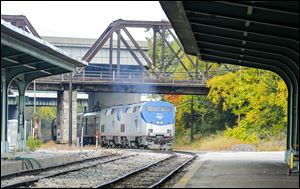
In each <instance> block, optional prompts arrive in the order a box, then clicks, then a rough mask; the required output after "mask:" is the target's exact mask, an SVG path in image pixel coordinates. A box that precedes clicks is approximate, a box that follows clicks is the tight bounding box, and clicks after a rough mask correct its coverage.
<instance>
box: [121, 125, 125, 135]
mask: <svg viewBox="0 0 300 189" xmlns="http://www.w3.org/2000/svg"><path fill="white" fill-rule="evenodd" d="M124 132H125V124H121V133H124Z"/></svg>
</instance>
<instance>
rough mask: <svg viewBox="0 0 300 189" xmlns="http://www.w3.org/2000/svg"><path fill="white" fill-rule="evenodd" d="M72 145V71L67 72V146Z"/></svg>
mask: <svg viewBox="0 0 300 189" xmlns="http://www.w3.org/2000/svg"><path fill="white" fill-rule="evenodd" d="M71 145H72V72H70V73H69V146H71Z"/></svg>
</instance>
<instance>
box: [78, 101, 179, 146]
mask: <svg viewBox="0 0 300 189" xmlns="http://www.w3.org/2000/svg"><path fill="white" fill-rule="evenodd" d="M175 113H176V108H175V107H174V106H173V105H172V104H171V103H169V102H163V101H157V102H142V103H137V104H129V105H120V106H112V107H109V108H104V109H102V110H101V111H98V112H89V113H84V114H81V115H78V118H77V119H78V124H77V137H78V140H79V141H81V140H80V139H81V138H82V139H83V143H84V144H95V142H96V140H98V142H99V144H101V145H102V146H107V147H129V148H140V147H143V148H149V149H166V150H169V149H172V147H173V140H174V132H175V128H174V126H175Z"/></svg>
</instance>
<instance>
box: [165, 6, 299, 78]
mask: <svg viewBox="0 0 300 189" xmlns="http://www.w3.org/2000/svg"><path fill="white" fill-rule="evenodd" d="M160 4H161V6H162V8H163V10H164V11H165V13H166V15H167V17H168V18H169V20H170V22H171V24H172V26H173V28H174V29H175V31H176V34H177V35H178V37H179V39H180V41H181V43H182V45H183V46H184V49H185V52H186V53H188V54H192V55H198V56H200V58H201V59H202V60H205V61H212V62H218V63H229V64H237V65H244V66H250V67H258V68H263V69H269V70H273V71H275V72H277V71H276V70H275V69H274V67H280V69H281V70H282V71H284V72H288V71H287V70H291V71H292V72H293V74H294V75H295V76H296V77H297V78H299V53H298V52H299V2H298V1H234V2H227V1H161V2H160ZM281 64H283V65H281Z"/></svg>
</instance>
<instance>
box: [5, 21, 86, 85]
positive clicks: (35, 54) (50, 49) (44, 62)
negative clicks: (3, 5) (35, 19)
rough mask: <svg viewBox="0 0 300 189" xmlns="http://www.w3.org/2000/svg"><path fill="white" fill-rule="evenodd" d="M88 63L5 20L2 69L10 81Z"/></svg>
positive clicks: (71, 68) (57, 71) (54, 72)
mask: <svg viewBox="0 0 300 189" xmlns="http://www.w3.org/2000/svg"><path fill="white" fill-rule="evenodd" d="M87 64H88V63H87V62H85V61H83V60H80V59H75V58H73V57H70V56H69V55H68V54H66V53H65V52H64V51H62V50H60V49H58V48H56V47H55V46H53V45H51V44H50V43H48V42H46V41H43V40H41V39H39V38H37V37H35V36H33V35H32V34H30V33H28V32H26V31H23V30H22V29H19V28H17V27H15V26H13V25H11V24H10V23H8V22H5V21H4V20H2V19H1V70H3V69H5V70H6V72H7V75H8V78H7V80H12V79H13V78H14V77H16V76H20V75H22V77H23V79H24V77H26V78H27V79H26V80H28V81H29V80H33V79H36V78H39V77H44V76H49V75H56V74H61V73H66V72H71V71H75V68H76V67H78V66H85V65H87Z"/></svg>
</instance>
